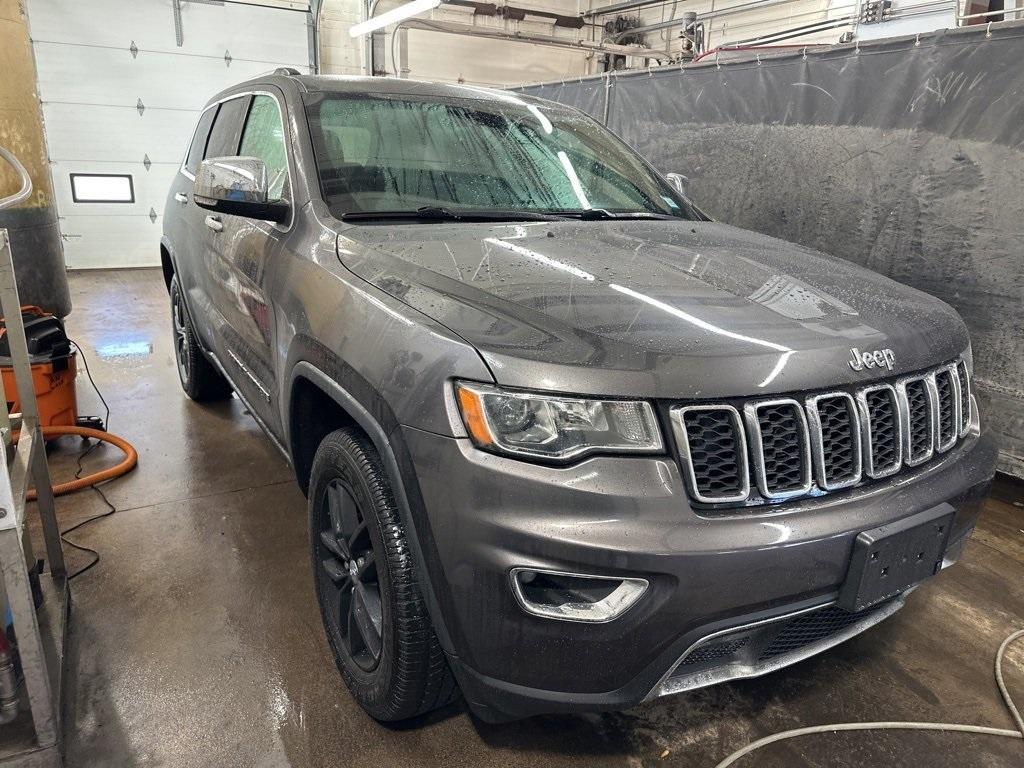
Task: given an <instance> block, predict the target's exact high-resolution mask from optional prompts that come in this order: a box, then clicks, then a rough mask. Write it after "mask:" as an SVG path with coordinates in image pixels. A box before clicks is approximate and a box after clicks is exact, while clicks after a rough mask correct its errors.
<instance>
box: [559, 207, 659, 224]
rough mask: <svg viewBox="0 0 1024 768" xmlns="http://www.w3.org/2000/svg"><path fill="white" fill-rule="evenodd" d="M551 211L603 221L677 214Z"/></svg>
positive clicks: (592, 210)
mask: <svg viewBox="0 0 1024 768" xmlns="http://www.w3.org/2000/svg"><path fill="white" fill-rule="evenodd" d="M553 213H555V214H557V215H558V216H565V217H567V218H573V219H580V220H582V221H604V220H606V219H620V220H622V219H624V220H634V219H675V218H679V217H677V216H671V215H669V214H667V213H655V212H653V211H627V212H622V213H612V212H611V211H607V210H605V209H604V208H581V209H579V210H575V211H554V212H553Z"/></svg>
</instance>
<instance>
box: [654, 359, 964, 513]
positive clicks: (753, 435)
mask: <svg viewBox="0 0 1024 768" xmlns="http://www.w3.org/2000/svg"><path fill="white" fill-rule="evenodd" d="M970 402H971V400H970V381H969V379H968V371H967V366H966V364H965V363H964V362H963V361H962V360H961V361H958V362H956V363H954V364H950V365H946V366H942V367H940V368H937V369H933V370H931V371H928V372H925V373H921V374H918V375H914V376H908V377H904V378H902V379H899V380H897V381H896V382H894V384H873V385H871V386H867V387H862V388H860V389H857V390H853V391H850V392H844V391H836V392H825V393H811V394H808V395H806V396H805V397H804V399H803V401H802V402H801V401H799V400H796V399H791V398H779V399H774V400H751V401H748V402H738V403H737V402H735V401H730V403H711V404H700V405H687V406H679V407H676V408H673V409H672V410H671V417H672V426H673V430H674V432H675V437H676V444H677V446H678V448H679V453H680V456H681V459H682V464H683V470H684V476H685V477H686V481H687V486H688V490H689V492H690V496H691V497H692V498H693V499H694V500H695V501H697V502H699V503H705V504H712V505H719V504H722V505H731V504H736V503H743V504H747V505H749V504H757V503H765V502H767V501H781V500H784V499H790V498H795V497H798V496H802V495H806V494H809V493H815V492H817V493H821V492H829V491H836V490H839V489H842V488H849V487H852V486H855V485H858V484H860V483H862V482H864V481H865V480H867V479H880V478H885V477H889V476H891V475H894V474H896V473H897V472H899V471H900V469H901V468H903V467H905V466H906V467H915V466H919V465H922V464H924V463H926V462H928V461H929V460H931V459H932V458H934V456H935V454H936V453H938V452H941V451H947V450H949V449H950V448H952V447H953V446H954V445H955V444H956V442H957V438H958V437H962V436H963V435H966V434H967V432H968V430H969V428H970V418H971V416H970V414H971V410H970ZM741 413H742V416H741Z"/></svg>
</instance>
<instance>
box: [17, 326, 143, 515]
mask: <svg viewBox="0 0 1024 768" xmlns="http://www.w3.org/2000/svg"><path fill="white" fill-rule="evenodd" d="M21 319H22V322H23V323H24V324H25V341H26V342H27V343H28V355H29V362H30V363H31V364H32V384H33V387H34V389H35V392H36V402H37V404H38V409H39V426H40V427H41V429H42V433H43V439H44V440H47V441H49V440H54V439H56V438H58V437H62V436H64V435H77V436H78V437H81V438H92V439H93V440H99V441H101V442H104V443H110V444H111V445H113V446H115V447H117V448H119V449H121V451H122V452H123V453H124V459H122V460H121V462H120V463H119V464H116V465H115V466H113V467H110V468H109V469H103V470H100V471H99V472H94V473H93V474H91V475H86V476H85V477H76V478H75V479H74V480H71V481H69V482H66V483H58V484H57V485H54V486H53V495H54V496H61V495H63V494H65V493H73V492H74V491H80V490H82V489H83V488H88V487H90V486H93V485H96V484H97V483H102V482H105V481H106V480H112V479H113V478H115V477H120V476H121V475H123V474H125V473H126V472H130V471H131V470H132V469H134V467H135V465H136V464H137V463H138V460H139V456H138V452H137V451H136V450H135V448H134V447H133V446H132V445H131V443H129V442H128V441H127V440H125V439H124V438H122V437H118V436H117V435H112V434H110V433H109V432H106V431H104V430H105V429H106V426H105V425H104V423H103V419H101V418H99V417H98V416H85V417H79V415H78V401H77V399H76V397H75V376H76V375H77V374H78V368H77V364H76V363H77V354H76V352H75V350H74V349H73V348H72V346H73V345H72V344H71V341H70V340H69V339H68V335H67V333H66V332H65V330H64V322H63V321H62V320H61V319H60V318H59V317H56V316H54V315H52V314H50V313H49V312H44V311H43V310H41V309H40V308H39V307H32V306H24V307H22V308H21ZM0 374H2V375H3V382H4V392H6V393H7V397H9V398H13V399H11V400H8V401H7V411H8V412H9V413H18V412H20V411H21V403H20V402H19V400H18V388H17V384H16V381H15V378H14V363H13V361H12V360H11V347H10V341H9V339H8V336H7V324H6V323H5V322H4V320H3V318H0ZM97 394H98V390H97ZM101 399H102V398H101ZM17 439H18V438H17V433H15V436H14V440H15V441H17ZM28 498H29V499H30V500H31V499H34V498H35V491H34V490H33V491H29V496H28Z"/></svg>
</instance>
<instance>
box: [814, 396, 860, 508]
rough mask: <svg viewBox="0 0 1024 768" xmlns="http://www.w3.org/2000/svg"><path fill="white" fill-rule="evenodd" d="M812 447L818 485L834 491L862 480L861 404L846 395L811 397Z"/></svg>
mask: <svg viewBox="0 0 1024 768" xmlns="http://www.w3.org/2000/svg"><path fill="white" fill-rule="evenodd" d="M807 415H808V419H809V421H810V433H811V445H812V448H813V450H812V452H813V455H814V461H815V473H816V474H815V476H816V478H817V481H818V485H819V486H820V487H821V488H823V489H825V490H827V491H834V490H838V489H840V488H846V487H848V486H851V485H854V484H855V483H857V482H859V481H860V477H861V448H860V420H859V419H858V417H857V404H856V403H855V402H854V400H853V398H852V397H851V396H850V395H848V394H847V393H845V392H830V393H828V394H825V395H813V396H811V397H809V398H807Z"/></svg>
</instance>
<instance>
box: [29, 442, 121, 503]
mask: <svg viewBox="0 0 1024 768" xmlns="http://www.w3.org/2000/svg"><path fill="white" fill-rule="evenodd" d="M40 429H41V430H42V432H43V437H44V438H46V439H47V440H50V439H52V438H54V437H62V436H64V435H79V436H80V437H91V438H93V439H94V440H99V441H101V442H104V443H110V444H111V445H115V446H117V447H118V448H120V449H121V450H122V451H124V459H122V460H121V463H119V464H116V465H115V466H113V467H109V468H108V469H103V470H100V471H99V472H94V473H93V474H91V475H86V476H85V477H80V478H76V479H75V480H71V481H70V482H67V483H60V484H59V485H55V486H53V495H54V496H63V495H64V494H65V493H74V492H75V491H80V490H82V489H83V488H88V487H89V486H92V485H96V484H98V483H102V482H104V481H105V480H113V479H114V478H115V477H120V476H121V475H124V474H126V473H128V472H131V471H132V470H133V469H134V468H135V465H136V464H138V463H139V454H138V451H136V450H135V447H134V446H133V445H132V444H131V443H129V442H128V441H127V440H125V439H124V438H123V437H118V436H117V435H112V434H110V433H109V432H103V431H102V430H99V429H90V428H89V427H63V426H61V427H40ZM14 442H18V434H17V433H15V435H14ZM35 498H36V492H35V490H34V489H33V490H30V491H29V492H28V500H29V501H35Z"/></svg>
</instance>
